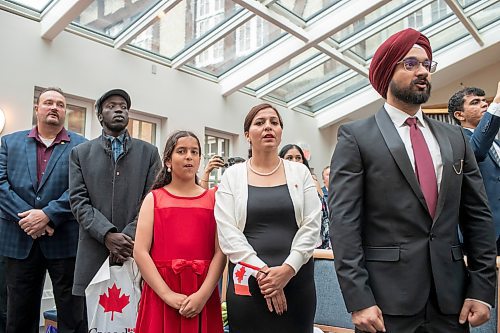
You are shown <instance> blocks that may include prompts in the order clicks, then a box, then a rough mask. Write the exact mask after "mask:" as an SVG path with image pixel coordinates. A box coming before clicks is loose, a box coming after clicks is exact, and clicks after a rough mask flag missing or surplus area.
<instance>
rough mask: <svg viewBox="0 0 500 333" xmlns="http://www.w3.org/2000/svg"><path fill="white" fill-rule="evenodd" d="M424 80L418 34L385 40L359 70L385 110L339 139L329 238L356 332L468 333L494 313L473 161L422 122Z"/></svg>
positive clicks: (450, 132)
mask: <svg viewBox="0 0 500 333" xmlns="http://www.w3.org/2000/svg"><path fill="white" fill-rule="evenodd" d="M435 68H436V63H434V62H433V61H432V50H431V47H430V45H429V40H428V39H427V37H425V36H424V35H422V34H421V33H420V32H418V31H416V30H413V29H406V30H403V31H400V32H398V33H396V34H395V35H393V36H391V37H389V39H387V40H386V41H385V42H384V43H382V45H381V46H380V47H379V48H378V50H377V51H376V52H375V55H374V56H373V59H372V62H371V65H370V82H371V83H372V86H373V87H374V88H375V90H377V92H378V93H379V94H380V95H381V96H382V97H383V98H384V99H385V100H386V103H385V104H384V106H383V107H382V108H381V110H379V111H378V112H377V113H376V114H375V115H374V116H372V117H370V118H367V119H363V120H359V121H355V122H352V123H348V124H344V125H342V126H341V127H340V128H339V134H338V142H337V146H336V148H335V152H334V154H333V157H332V163H331V168H330V172H331V176H330V186H329V188H331V189H332V193H331V195H330V196H329V198H328V203H329V207H330V212H332V213H331V216H330V220H331V222H332V226H331V230H330V235H332V244H333V248H334V249H333V250H334V253H335V268H336V271H337V276H338V280H339V283H340V287H341V289H342V294H343V297H344V301H345V304H346V306H347V309H348V311H349V312H351V313H352V320H353V323H354V325H355V326H356V331H357V332H363V331H365V332H391V333H392V332H395V333H415V332H447V333H448V332H450V333H454V332H457V333H458V332H469V324H470V325H472V326H476V325H480V324H482V323H484V322H486V321H487V320H488V319H489V314H490V308H491V305H493V304H495V260H496V247H495V239H494V234H495V233H494V228H493V223H492V217H491V213H490V210H489V208H488V205H487V199H486V194H485V190H484V185H483V183H482V179H481V175H480V172H479V169H478V167H477V164H476V161H475V158H474V154H473V152H472V150H471V148H470V147H469V144H468V140H466V139H464V135H463V133H462V131H461V130H460V128H458V127H457V126H452V125H448V124H445V123H442V122H439V121H435V120H432V119H429V118H427V117H426V116H425V115H424V114H423V113H422V109H421V104H423V103H425V102H426V101H427V100H428V98H429V96H430V90H431V84H430V81H431V73H432V72H434V70H435ZM459 225H460V228H461V230H462V232H463V235H464V243H463V245H461V244H460V241H459V239H458V233H457V230H458V226H459ZM464 250H465V252H467V254H468V266H467V267H466V266H465V264H464V259H463V252H464Z"/></svg>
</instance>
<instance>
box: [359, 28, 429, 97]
mask: <svg viewBox="0 0 500 333" xmlns="http://www.w3.org/2000/svg"><path fill="white" fill-rule="evenodd" d="M415 44H417V45H419V46H421V47H422V48H423V49H424V50H425V53H427V57H429V60H431V61H432V49H431V45H430V43H429V40H428V39H427V37H425V36H424V35H422V34H421V33H420V32H419V31H417V30H414V29H411V28H408V29H405V30H401V31H400V32H397V33H395V34H394V35H392V36H391V37H389V38H388V39H387V40H386V41H385V42H383V43H382V45H380V46H379V48H378V49H377V51H376V52H375V54H374V55H373V59H372V62H371V64H370V75H369V78H370V83H371V84H372V86H373V88H375V90H376V91H377V92H378V93H379V94H380V95H382V97H384V98H387V89H389V82H391V79H392V74H393V73H394V69H395V68H396V63H397V62H398V61H400V60H402V59H403V57H404V56H405V55H406V54H407V53H408V52H409V51H410V50H411V48H412V47H413V45H415Z"/></svg>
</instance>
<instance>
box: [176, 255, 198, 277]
mask: <svg viewBox="0 0 500 333" xmlns="http://www.w3.org/2000/svg"><path fill="white" fill-rule="evenodd" d="M186 268H191V269H192V270H193V272H194V273H195V274H198V275H201V274H203V271H204V270H205V260H185V259H175V260H172V270H173V271H174V273H175V274H180V273H181V272H182V271H183V270H184V269H186Z"/></svg>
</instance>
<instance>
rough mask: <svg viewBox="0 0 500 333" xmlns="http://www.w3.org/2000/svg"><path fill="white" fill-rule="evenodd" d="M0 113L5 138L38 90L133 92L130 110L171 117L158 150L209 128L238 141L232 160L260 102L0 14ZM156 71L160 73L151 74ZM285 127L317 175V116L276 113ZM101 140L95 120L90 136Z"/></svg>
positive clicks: (22, 121)
mask: <svg viewBox="0 0 500 333" xmlns="http://www.w3.org/2000/svg"><path fill="white" fill-rule="evenodd" d="M0 45H2V50H3V52H2V54H1V55H0V66H1V68H2V70H1V75H0V107H1V108H2V109H3V110H4V111H5V113H6V118H7V120H6V122H7V124H6V127H5V129H4V131H3V132H2V135H4V134H7V133H11V132H14V131H17V130H22V129H26V128H29V127H30V126H31V114H32V96H33V88H34V86H41V87H47V86H58V87H61V88H62V89H63V90H64V91H65V92H66V93H68V94H70V95H74V96H79V97H81V98H84V99H89V100H95V99H97V98H98V97H99V96H100V95H101V94H103V93H104V92H105V91H107V90H109V89H112V88H123V89H125V90H127V91H128V92H129V93H130V95H131V99H132V109H135V110H138V111H140V112H144V113H147V114H151V115H155V116H160V117H163V118H164V119H165V121H164V124H165V125H166V126H163V128H162V133H161V142H160V144H159V146H160V149H163V144H164V142H165V140H166V136H167V134H168V133H169V132H171V131H173V130H176V129H189V130H192V131H194V132H195V133H196V134H198V135H199V136H200V139H203V137H204V132H205V128H211V129H217V130H220V131H223V132H226V133H232V134H235V135H238V137H237V140H236V141H235V142H234V145H233V147H232V151H231V153H230V154H231V155H235V156H243V157H246V154H247V148H248V146H247V143H246V140H245V139H244V137H243V135H242V132H243V120H244V117H245V115H246V113H247V112H248V110H250V108H251V107H252V106H254V105H256V104H258V103H261V100H259V99H256V98H254V97H251V96H249V95H246V94H243V93H240V92H237V93H234V94H232V95H231V96H229V97H227V98H223V97H222V96H221V94H220V87H219V86H218V85H217V84H216V83H213V82H210V81H207V80H203V79H200V78H198V77H195V76H193V75H189V74H186V73H183V72H180V71H177V70H173V69H171V68H169V67H166V66H162V65H159V64H155V63H153V62H152V61H149V60H146V59H142V58H140V57H137V56H134V55H131V54H128V53H126V52H122V51H120V50H115V49H113V48H112V47H109V46H106V45H103V44H100V43H98V42H94V41H92V40H89V39H86V38H82V37H80V36H77V35H75V34H72V33H69V32H62V33H61V34H60V35H59V36H57V37H56V38H55V39H54V40H53V41H52V42H48V41H45V40H43V39H42V38H41V37H40V24H39V22H36V21H31V20H28V19H26V18H23V17H20V16H17V15H14V14H11V13H8V12H5V11H0ZM152 66H156V68H157V71H156V74H152ZM278 109H279V110H280V113H281V114H282V116H283V120H284V123H285V128H284V132H283V140H282V143H283V144H285V143H295V142H306V143H308V144H309V146H310V147H311V155H312V161H311V165H312V166H313V167H315V168H316V170H318V169H321V168H322V167H323V165H324V164H326V163H328V162H329V159H330V156H331V155H330V156H327V155H329V154H330V153H328V154H327V155H324V154H322V152H324V151H328V152H330V151H331V148H330V145H329V142H328V141H325V140H324V138H323V136H322V135H321V134H320V132H319V131H318V129H317V126H316V122H315V120H314V119H313V118H311V117H309V116H306V115H304V114H301V113H297V112H292V111H289V110H286V109H283V108H280V107H278ZM99 134H100V125H99V123H98V122H97V119H96V118H95V116H94V115H92V128H91V133H90V135H89V137H91V138H93V137H96V136H97V135H99Z"/></svg>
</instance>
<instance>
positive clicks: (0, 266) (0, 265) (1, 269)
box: [0, 257, 7, 333]
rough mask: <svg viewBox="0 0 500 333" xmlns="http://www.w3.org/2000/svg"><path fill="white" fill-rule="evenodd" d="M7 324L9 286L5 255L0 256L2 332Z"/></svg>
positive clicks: (0, 319) (0, 324) (0, 316)
mask: <svg viewBox="0 0 500 333" xmlns="http://www.w3.org/2000/svg"><path fill="white" fill-rule="evenodd" d="M6 324H7V287H6V285H5V257H0V333H5V326H6Z"/></svg>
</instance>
